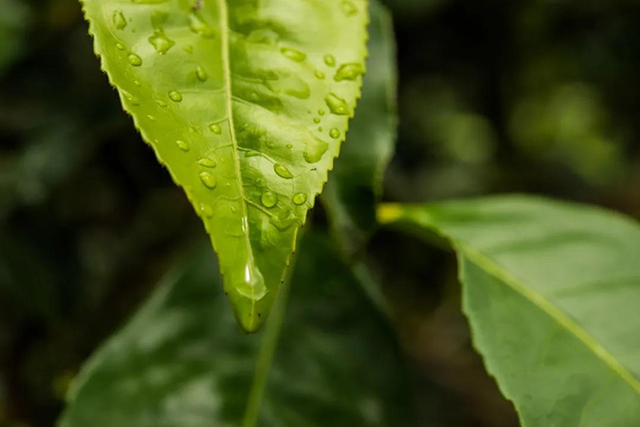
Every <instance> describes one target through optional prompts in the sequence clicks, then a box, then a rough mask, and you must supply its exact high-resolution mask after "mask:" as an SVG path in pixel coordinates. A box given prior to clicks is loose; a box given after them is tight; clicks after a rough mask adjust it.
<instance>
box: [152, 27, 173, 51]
mask: <svg viewBox="0 0 640 427" xmlns="http://www.w3.org/2000/svg"><path fill="white" fill-rule="evenodd" d="M149 43H151V45H152V46H153V47H154V48H155V50H156V52H157V53H159V54H160V55H164V54H165V53H167V52H168V51H169V49H171V48H172V47H173V45H174V44H176V42H174V41H173V40H171V39H170V38H168V37H167V36H166V35H165V34H164V31H162V30H155V31H154V33H153V35H152V36H151V37H149Z"/></svg>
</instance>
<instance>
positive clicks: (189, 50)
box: [182, 44, 193, 53]
mask: <svg viewBox="0 0 640 427" xmlns="http://www.w3.org/2000/svg"><path fill="white" fill-rule="evenodd" d="M182 50H184V51H185V52H187V53H193V46H191V45H190V44H188V45H186V46H185V47H183V48H182Z"/></svg>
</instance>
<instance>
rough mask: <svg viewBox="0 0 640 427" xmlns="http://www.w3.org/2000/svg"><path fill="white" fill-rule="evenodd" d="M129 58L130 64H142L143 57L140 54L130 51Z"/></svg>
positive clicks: (135, 65) (136, 65)
mask: <svg viewBox="0 0 640 427" xmlns="http://www.w3.org/2000/svg"><path fill="white" fill-rule="evenodd" d="M127 59H128V60H129V64H131V65H133V66H134V67H139V66H141V65H142V58H140V56H138V55H136V54H135V53H130V54H129V56H128V57H127Z"/></svg>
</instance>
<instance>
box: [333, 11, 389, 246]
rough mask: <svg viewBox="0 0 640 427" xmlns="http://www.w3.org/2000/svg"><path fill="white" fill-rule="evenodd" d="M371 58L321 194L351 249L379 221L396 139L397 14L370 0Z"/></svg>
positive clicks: (337, 232)
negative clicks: (394, 17)
mask: <svg viewBox="0 0 640 427" xmlns="http://www.w3.org/2000/svg"><path fill="white" fill-rule="evenodd" d="M370 16H371V23H370V25H369V46H368V48H369V60H368V63H367V74H366V75H365V77H364V81H363V87H364V89H363V95H362V100H361V101H360V103H359V104H358V114H357V115H356V117H355V118H354V119H353V121H352V123H351V126H350V128H349V134H348V138H347V141H345V143H344V144H343V146H342V151H341V157H340V159H339V160H337V161H336V164H335V169H334V171H333V172H332V173H331V180H330V181H329V183H328V184H327V186H326V188H325V191H324V193H323V195H322V197H321V200H322V201H323V202H324V205H325V206H326V208H327V211H328V212H329V215H330V219H331V223H332V227H333V229H334V234H335V236H336V237H337V238H338V239H339V241H340V242H341V244H342V246H343V248H344V249H345V251H346V253H347V255H349V256H353V255H354V253H356V252H357V251H358V250H360V249H361V248H362V246H363V244H364V243H365V241H366V239H367V238H368V236H369V234H370V233H371V231H372V229H373V228H374V227H375V224H376V218H375V205H376V203H377V201H378V198H379V197H380V193H381V192H382V178H383V175H384V171H385V169H386V167H387V164H388V163H389V160H390V159H391V156H392V154H393V146H394V144H395V139H396V125H397V117H396V68H397V66H396V49H395V39H394V34H393V24H392V22H391V16H390V15H389V12H388V11H387V10H386V8H385V7H384V6H382V5H381V4H380V3H379V2H378V1H372V2H371V3H370Z"/></svg>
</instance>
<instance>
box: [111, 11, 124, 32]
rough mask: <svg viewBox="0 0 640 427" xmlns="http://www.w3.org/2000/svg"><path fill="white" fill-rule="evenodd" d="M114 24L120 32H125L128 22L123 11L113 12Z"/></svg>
mask: <svg viewBox="0 0 640 427" xmlns="http://www.w3.org/2000/svg"><path fill="white" fill-rule="evenodd" d="M113 24H114V25H115V26H116V28H117V29H118V30H123V29H124V28H125V27H126V26H127V20H126V18H125V17H124V14H123V13H122V12H121V11H119V10H116V11H115V12H113Z"/></svg>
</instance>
